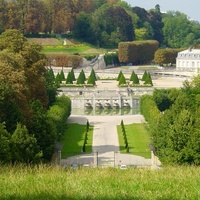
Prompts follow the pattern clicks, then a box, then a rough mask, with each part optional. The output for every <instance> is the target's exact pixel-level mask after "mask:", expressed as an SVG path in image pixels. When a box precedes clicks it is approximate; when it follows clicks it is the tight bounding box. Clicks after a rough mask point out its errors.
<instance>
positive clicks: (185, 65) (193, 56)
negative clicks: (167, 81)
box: [176, 49, 200, 71]
mask: <svg viewBox="0 0 200 200" xmlns="http://www.w3.org/2000/svg"><path fill="white" fill-rule="evenodd" d="M176 69H177V70H185V71H199V70H200V49H187V50H184V51H181V52H179V53H178V56H177V58H176Z"/></svg>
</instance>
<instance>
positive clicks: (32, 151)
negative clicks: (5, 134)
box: [11, 123, 42, 163]
mask: <svg viewBox="0 0 200 200" xmlns="http://www.w3.org/2000/svg"><path fill="white" fill-rule="evenodd" d="M11 152H12V162H13V163H15V162H22V163H36V162H38V161H39V160H40V158H41V157H42V152H41V151H40V148H39V146H38V144H37V140H36V138H35V137H34V135H30V134H29V132H28V129H27V128H26V126H24V125H21V124H20V123H18V124H17V127H16V130H15V131H14V133H13V134H12V136H11Z"/></svg>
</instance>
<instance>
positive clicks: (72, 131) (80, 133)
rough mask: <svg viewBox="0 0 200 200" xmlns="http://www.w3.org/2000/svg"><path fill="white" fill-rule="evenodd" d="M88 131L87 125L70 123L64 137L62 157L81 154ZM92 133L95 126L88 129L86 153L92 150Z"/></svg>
mask: <svg viewBox="0 0 200 200" xmlns="http://www.w3.org/2000/svg"><path fill="white" fill-rule="evenodd" d="M85 132H86V125H81V124H77V123H75V124H68V125H67V128H66V131H65V133H64V136H63V138H62V141H61V144H62V151H61V157H62V159H64V158H67V157H70V156H73V155H78V154H81V150H82V147H83V143H84V138H85ZM92 135H93V127H92V126H90V128H89V131H88V139H87V144H86V153H91V152H92Z"/></svg>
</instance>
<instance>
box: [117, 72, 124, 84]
mask: <svg viewBox="0 0 200 200" xmlns="http://www.w3.org/2000/svg"><path fill="white" fill-rule="evenodd" d="M125 84H126V78H125V76H124V74H121V76H120V79H119V83H118V85H125Z"/></svg>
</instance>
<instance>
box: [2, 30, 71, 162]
mask: <svg viewBox="0 0 200 200" xmlns="http://www.w3.org/2000/svg"><path fill="white" fill-rule="evenodd" d="M41 49H42V47H41V46H40V45H37V44H31V43H29V42H28V41H27V39H26V38H25V37H24V36H23V34H22V33H21V32H20V31H18V30H14V29H13V30H7V31H5V32H4V33H2V34H1V36H0V162H1V163H15V162H18V163H19V162H22V163H37V162H41V161H45V162H46V161H50V160H51V157H52V154H53V153H54V152H55V146H56V141H57V140H58V139H59V137H60V134H62V131H63V127H64V126H65V122H66V119H67V117H68V116H69V115H70V112H71V102H70V99H69V98H68V97H59V98H57V97H56V95H57V85H56V83H55V82H54V81H53V78H52V74H50V73H49V72H48V70H47V69H46V68H45V66H46V62H47V59H46V57H45V56H44V55H43V54H41V52H40V51H41Z"/></svg>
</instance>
